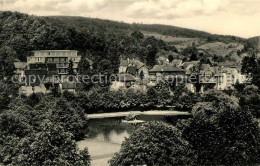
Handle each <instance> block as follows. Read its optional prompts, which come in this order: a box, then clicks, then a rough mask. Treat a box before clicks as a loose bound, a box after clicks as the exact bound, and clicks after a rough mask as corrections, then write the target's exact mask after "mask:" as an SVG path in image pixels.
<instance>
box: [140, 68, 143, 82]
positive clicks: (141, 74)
mask: <svg viewBox="0 0 260 166" xmlns="http://www.w3.org/2000/svg"><path fill="white" fill-rule="evenodd" d="M140 79H141V80H143V79H144V72H143V70H142V71H141V72H140Z"/></svg>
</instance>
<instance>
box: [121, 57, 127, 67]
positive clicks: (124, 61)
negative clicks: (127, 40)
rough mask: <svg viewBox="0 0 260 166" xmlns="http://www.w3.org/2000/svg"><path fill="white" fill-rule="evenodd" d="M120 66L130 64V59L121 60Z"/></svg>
mask: <svg viewBox="0 0 260 166" xmlns="http://www.w3.org/2000/svg"><path fill="white" fill-rule="evenodd" d="M120 66H128V61H127V60H123V59H121V60H120Z"/></svg>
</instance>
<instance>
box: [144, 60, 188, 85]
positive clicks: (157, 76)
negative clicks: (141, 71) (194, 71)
mask: <svg viewBox="0 0 260 166" xmlns="http://www.w3.org/2000/svg"><path fill="white" fill-rule="evenodd" d="M178 76H185V70H183V69H180V68H178V67H175V66H173V65H170V64H163V65H155V66H154V67H153V68H152V69H151V70H149V78H150V82H151V84H152V85H156V84H157V83H158V81H163V80H169V79H173V78H176V77H178Z"/></svg>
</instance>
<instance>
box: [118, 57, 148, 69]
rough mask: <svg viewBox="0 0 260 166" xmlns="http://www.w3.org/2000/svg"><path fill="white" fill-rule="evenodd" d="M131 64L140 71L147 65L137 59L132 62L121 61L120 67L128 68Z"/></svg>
mask: <svg viewBox="0 0 260 166" xmlns="http://www.w3.org/2000/svg"><path fill="white" fill-rule="evenodd" d="M129 64H133V65H134V66H136V67H137V69H140V68H141V67H143V66H145V64H144V63H143V62H141V61H140V60H137V59H131V60H124V59H121V60H120V66H125V67H126V66H128V65H129Z"/></svg>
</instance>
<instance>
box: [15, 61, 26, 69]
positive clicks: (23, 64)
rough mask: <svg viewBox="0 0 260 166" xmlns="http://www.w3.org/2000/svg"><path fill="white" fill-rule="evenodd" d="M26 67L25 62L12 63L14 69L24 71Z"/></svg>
mask: <svg viewBox="0 0 260 166" xmlns="http://www.w3.org/2000/svg"><path fill="white" fill-rule="evenodd" d="M26 66H27V63H26V62H14V67H15V68H16V69H25V68H26Z"/></svg>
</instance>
